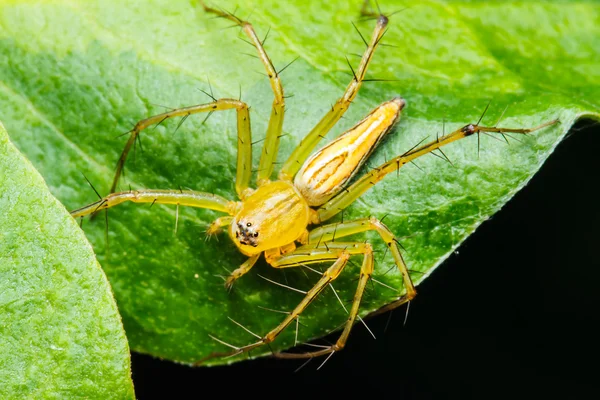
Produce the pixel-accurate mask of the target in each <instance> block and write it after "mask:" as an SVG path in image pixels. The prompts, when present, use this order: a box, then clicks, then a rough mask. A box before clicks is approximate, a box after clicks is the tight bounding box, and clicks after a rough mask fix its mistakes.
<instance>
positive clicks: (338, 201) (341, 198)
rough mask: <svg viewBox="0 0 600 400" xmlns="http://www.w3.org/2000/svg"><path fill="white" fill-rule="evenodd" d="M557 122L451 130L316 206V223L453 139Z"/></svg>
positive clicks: (470, 126)
mask: <svg viewBox="0 0 600 400" xmlns="http://www.w3.org/2000/svg"><path fill="white" fill-rule="evenodd" d="M557 122H558V120H552V121H549V122H546V123H544V124H541V125H539V126H536V127H535V128H516V129H515V128H497V127H486V126H480V125H478V124H469V125H466V126H464V127H462V128H461V129H458V130H457V131H454V132H452V133H450V134H448V135H445V136H442V137H440V138H438V139H437V140H434V141H432V142H430V143H427V144H425V145H423V146H420V147H417V148H414V149H411V150H409V151H407V152H406V153H404V154H402V155H400V156H398V157H396V158H393V159H392V160H390V161H388V162H386V163H384V164H382V165H380V166H378V167H377V168H374V169H373V170H371V171H370V172H369V173H367V174H365V175H364V176H362V177H361V178H360V179H358V180H357V181H356V182H354V183H353V184H352V185H351V186H350V187H349V188H347V189H346V190H344V191H343V192H341V193H340V194H339V195H337V196H336V197H334V198H332V199H331V200H329V201H328V202H326V203H325V204H323V205H322V206H321V207H319V208H318V209H317V210H316V211H317V215H318V221H319V222H323V221H326V220H328V219H329V218H331V217H333V216H334V215H336V214H337V213H339V212H340V211H342V210H343V209H344V208H346V207H348V206H349V205H350V204H352V203H353V202H354V200H356V199H357V198H359V197H360V196H362V195H363V194H364V193H365V192H366V191H367V190H369V189H370V188H371V187H373V186H374V185H375V184H376V183H377V182H379V181H381V180H382V179H383V178H384V177H385V176H386V175H387V174H389V173H390V172H393V171H396V170H398V169H399V168H401V167H402V166H403V165H405V164H407V163H409V162H411V161H412V160H414V159H415V158H418V157H420V156H422V155H425V154H427V153H431V152H432V151H434V150H437V149H439V148H440V147H442V146H445V145H447V144H449V143H452V142H455V141H457V140H460V139H463V138H466V137H468V136H471V135H473V134H479V133H481V132H484V133H488V132H491V133H519V134H528V133H531V132H534V131H537V130H538V129H542V128H545V127H547V126H550V125H553V124H556V123H557Z"/></svg>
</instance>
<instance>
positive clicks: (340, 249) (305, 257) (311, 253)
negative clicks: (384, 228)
mask: <svg viewBox="0 0 600 400" xmlns="http://www.w3.org/2000/svg"><path fill="white" fill-rule="evenodd" d="M357 254H362V255H363V256H364V258H363V265H362V267H361V275H360V278H359V283H358V288H357V291H356V294H355V296H354V300H353V304H352V308H351V309H350V312H349V316H348V320H347V322H346V328H345V329H344V332H342V335H341V336H340V340H338V342H337V343H336V344H335V345H333V346H331V347H330V348H328V349H329V351H328V353H331V352H334V351H337V350H340V349H341V348H342V347H343V346H344V344H345V342H346V340H347V338H348V335H349V334H350V329H351V327H352V325H353V323H354V321H355V320H356V317H357V315H358V309H359V305H360V301H361V299H362V295H363V293H364V288H365V285H366V282H367V281H368V279H369V277H370V276H371V275H372V273H373V250H372V248H371V245H369V244H368V243H340V242H336V243H328V244H326V243H322V244H320V245H315V244H308V245H305V246H302V247H299V248H298V249H296V250H295V251H293V252H291V253H288V254H285V255H282V256H281V257H280V258H278V259H277V260H275V261H273V262H272V263H271V265H272V266H273V267H275V268H291V267H298V266H301V265H306V264H312V263H321V262H325V261H334V263H333V264H332V265H331V266H330V267H329V268H328V269H327V270H326V271H325V272H324V273H323V274H322V276H321V278H320V279H319V281H318V282H317V283H316V284H315V285H314V286H313V287H312V288H311V289H310V290H309V291H307V292H306V294H305V297H304V298H303V299H302V301H301V302H300V303H299V304H298V305H297V306H296V307H295V308H294V309H293V310H292V311H291V312H289V313H288V314H287V316H286V318H285V319H284V320H283V321H282V322H281V323H280V324H279V325H277V327H275V328H274V329H272V330H271V331H269V332H268V333H267V334H266V335H264V336H262V337H260V339H259V340H258V341H257V342H255V343H252V344H249V345H247V346H240V347H238V346H234V345H231V344H228V343H225V342H221V341H220V342H221V343H223V344H225V345H227V346H229V347H231V348H233V351H231V352H229V353H215V354H212V355H210V356H209V357H208V358H212V357H223V356H230V355H237V354H241V353H244V352H248V351H250V350H253V349H255V348H257V347H260V346H263V345H265V344H268V343H271V342H273V341H274V340H275V339H276V338H277V336H279V334H281V332H283V330H284V329H285V328H287V327H288V326H289V325H290V324H291V323H292V322H293V321H295V320H296V319H297V318H298V317H299V316H300V314H301V313H302V312H303V311H304V310H305V309H306V307H308V305H309V304H310V303H311V302H312V301H313V300H314V299H315V298H316V297H317V296H318V295H319V294H320V293H321V292H322V291H323V289H325V288H326V287H327V285H329V284H330V283H331V282H333V281H334V280H335V279H336V278H337V277H338V276H339V274H340V273H341V272H342V270H343V269H344V267H345V266H346V264H347V263H348V259H349V258H350V256H352V255H357ZM215 339H216V338H215ZM217 340H218V339H217ZM323 354H326V353H323ZM319 355H320V354H319ZM277 356H280V355H277ZM281 356H282V357H286V356H287V355H285V354H282V355H281ZM294 356H295V357H294V358H301V357H312V356H313V355H310V354H306V355H304V354H298V355H294ZM202 361H204V360H201V361H200V362H199V363H201V362H202Z"/></svg>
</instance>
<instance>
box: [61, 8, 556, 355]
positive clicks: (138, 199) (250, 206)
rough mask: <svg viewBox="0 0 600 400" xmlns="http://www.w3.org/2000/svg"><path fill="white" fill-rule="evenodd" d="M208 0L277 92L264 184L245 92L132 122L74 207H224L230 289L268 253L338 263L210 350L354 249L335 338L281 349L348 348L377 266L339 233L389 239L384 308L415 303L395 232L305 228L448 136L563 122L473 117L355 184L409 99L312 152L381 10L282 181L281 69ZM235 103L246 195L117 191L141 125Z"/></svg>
mask: <svg viewBox="0 0 600 400" xmlns="http://www.w3.org/2000/svg"><path fill="white" fill-rule="evenodd" d="M201 4H202V6H203V7H204V9H205V10H206V11H207V12H209V13H214V14H216V15H217V16H220V17H222V18H225V19H228V20H231V21H233V22H234V23H236V24H238V25H239V26H240V27H241V28H242V30H243V31H244V33H245V34H246V35H247V36H248V38H249V39H250V41H251V42H252V44H253V45H254V46H255V47H256V50H257V52H258V56H259V58H260V60H261V62H262V64H264V67H265V69H266V72H267V76H268V77H269V81H270V84H271V88H272V89H273V93H274V95H275V99H274V101H273V106H272V110H271V116H270V119H269V125H268V128H267V134H266V140H265V142H264V145H263V148H262V153H261V157H260V163H259V167H258V172H257V177H256V186H257V188H256V189H253V188H251V187H250V178H251V171H252V168H251V163H252V149H251V143H252V140H251V134H250V114H249V108H248V105H247V104H246V103H244V102H243V101H240V100H235V99H218V100H214V101H213V102H211V103H208V104H201V105H195V106H190V107H185V108H181V109H176V110H172V111H169V112H166V113H163V114H160V115H156V116H153V117H150V118H147V119H144V120H142V121H139V122H138V123H137V124H136V125H135V127H134V128H133V129H132V131H131V136H130V137H129V140H128V142H127V144H126V145H125V148H124V150H123V152H122V154H121V157H120V158H119V161H118V164H117V170H116V174H115V177H114V180H113V184H112V187H111V194H109V195H108V196H106V197H104V198H103V199H101V200H99V201H97V202H95V203H92V204H90V205H87V206H85V207H83V208H80V209H78V210H75V211H73V212H72V215H73V217H82V216H85V215H88V214H93V213H95V212H97V211H100V210H103V209H106V208H109V207H113V206H116V205H118V204H120V203H123V202H126V201H132V202H135V203H158V204H176V205H178V206H179V205H182V206H191V207H199V208H207V209H211V210H216V211H221V212H224V213H226V214H228V215H227V216H223V217H220V218H218V219H217V220H216V221H214V222H213V223H212V224H211V225H210V227H209V229H208V233H209V234H213V233H216V232H217V231H219V230H220V228H221V227H224V226H228V227H229V228H228V232H229V236H230V237H231V240H232V241H233V242H234V243H235V245H236V246H237V247H238V248H239V250H240V251H241V252H242V253H243V254H244V255H246V256H248V259H247V260H246V262H244V263H243V264H242V265H241V266H240V267H239V268H237V269H236V270H235V271H233V273H231V275H230V276H229V277H228V278H227V280H226V283H225V285H226V286H227V288H231V286H232V285H233V283H234V282H235V281H236V280H237V279H238V278H240V277H241V276H242V275H244V274H245V273H247V272H248V271H249V270H250V269H251V268H252V267H253V266H254V264H255V263H256V261H257V260H258V259H259V257H260V255H261V254H263V253H264V256H265V259H266V261H267V262H268V263H269V264H270V265H271V266H273V267H275V268H290V267H297V266H301V265H306V264H311V263H323V262H333V263H332V264H331V266H330V267H329V268H328V269H327V270H326V271H325V272H324V273H323V274H322V276H321V278H320V279H319V281H318V282H317V283H316V284H315V285H314V287H313V288H312V289H310V290H309V291H308V292H306V295H305V297H304V299H303V300H302V301H301V302H300V303H299V304H298V305H297V306H296V307H295V308H294V310H292V311H291V312H289V313H288V314H287V316H286V317H285V319H284V320H283V321H282V322H281V323H280V324H279V325H278V326H277V327H275V328H274V329H272V330H271V331H270V332H268V333H267V334H266V335H264V336H262V337H260V339H259V340H258V341H256V342H255V343H252V344H249V345H246V346H242V347H238V346H233V345H230V344H228V343H225V342H222V341H220V340H218V339H216V338H215V339H216V340H218V341H219V342H221V343H222V344H224V345H227V346H229V347H232V348H233V350H232V351H231V352H229V353H219V354H213V355H212V356H216V355H218V356H224V355H235V354H241V353H243V352H247V351H250V350H252V349H254V348H257V347H259V346H262V345H264V344H267V343H270V342H272V341H273V340H275V338H276V337H277V336H278V335H279V334H280V333H281V332H282V331H283V330H284V329H285V328H286V327H287V326H289V325H290V324H291V323H292V322H294V321H295V320H296V319H297V318H298V317H299V315H300V314H301V313H302V312H303V311H304V309H305V308H306V307H307V306H308V305H309V304H310V303H311V302H312V301H313V300H314V299H315V298H316V297H317V296H318V295H319V293H321V291H323V289H324V288H326V287H327V285H328V284H330V283H331V282H332V281H333V280H335V279H336V278H337V277H338V276H339V274H340V273H341V272H342V270H343V269H344V267H345V266H346V264H347V263H348V260H349V258H350V257H351V256H353V255H362V257H363V262H362V266H361V269H360V277H359V279H358V284H357V289H356V293H355V295H354V298H353V302H352V306H351V308H350V309H349V312H348V319H347V321H346V323H345V327H344V330H343V331H342V333H341V335H340V337H339V339H338V340H337V342H336V343H334V344H332V345H330V346H327V347H324V348H322V349H319V350H318V351H311V352H307V353H277V354H276V356H278V357H283V358H307V357H316V356H321V355H326V354H329V355H331V354H333V353H334V352H336V351H339V350H341V349H342V348H343V347H344V345H345V343H346V341H347V339H348V336H349V334H350V331H351V329H352V326H353V324H354V322H355V320H356V319H357V315H358V311H359V307H360V303H361V299H362V297H363V293H364V290H365V286H366V284H367V282H368V280H369V278H370V277H371V275H372V273H373V250H372V248H371V245H370V244H369V243H362V242H354V241H348V242H343V241H340V239H342V238H344V237H346V236H350V235H354V234H357V233H360V232H365V231H371V230H373V231H376V232H377V233H378V234H379V235H380V236H381V238H382V239H383V241H384V242H385V243H386V245H387V246H388V248H389V250H390V252H391V254H392V257H393V258H394V261H395V264H396V265H397V267H398V269H399V270H400V273H401V274H402V278H403V283H404V295H403V296H401V297H400V298H398V299H397V300H396V301H394V302H392V303H390V304H388V305H387V306H385V307H383V308H382V309H380V310H379V312H383V311H387V310H391V309H394V308H396V307H398V306H400V305H402V304H404V303H407V302H409V301H410V300H411V299H413V298H414V297H415V295H416V290H415V287H414V285H413V283H412V281H411V278H410V276H409V273H408V268H407V266H406V264H405V263H404V260H403V258H402V255H401V253H400V249H399V246H398V243H397V241H396V240H395V238H394V234H393V233H392V232H391V231H390V230H389V229H388V228H387V227H386V226H385V225H384V224H383V223H382V222H381V221H379V220H378V219H376V218H365V219H359V220H355V221H344V222H340V223H334V224H326V225H321V226H319V227H316V228H314V229H312V230H309V229H308V227H309V226H311V225H319V224H322V223H323V222H325V221H327V220H329V219H330V218H332V217H333V216H335V215H336V214H338V213H339V212H341V211H342V210H343V209H344V208H346V207H348V206H349V205H350V204H352V203H353V202H354V201H355V200H356V199H357V198H359V197H360V196H361V195H362V194H363V193H365V192H366V191H367V190H369V189H370V188H371V187H372V186H374V185H375V184H376V183H377V182H379V181H381V180H382V179H383V178H384V177H385V176H386V175H387V174H389V173H390V172H393V171H396V170H398V169H399V168H400V167H402V166H403V165H405V164H406V163H408V162H410V161H412V160H414V159H415V158H417V157H420V156H422V155H424V154H427V153H429V152H431V151H433V150H436V149H438V148H440V147H442V146H444V145H446V144H448V143H451V142H454V141H456V140H459V139H462V138H465V137H468V136H471V135H473V134H476V133H480V132H499V133H503V132H511V133H520V134H527V133H530V132H533V131H535V130H537V129H541V128H543V127H546V126H549V125H552V124H554V123H556V122H557V121H556V120H554V121H549V122H547V123H544V124H542V125H540V126H537V127H535V128H530V129H508V128H497V127H485V126H480V125H479V124H478V123H476V124H468V125H466V126H464V127H463V128H461V129H459V130H457V131H455V132H452V133H450V134H448V135H445V136H442V137H439V138H438V139H437V140H435V141H432V142H430V143H427V144H425V145H422V146H419V147H416V148H413V149H411V150H409V151H407V152H406V153H404V154H402V155H399V156H397V157H395V158H393V159H392V160H390V161H388V162H386V163H384V164H382V165H380V166H378V167H377V168H374V169H372V170H371V171H369V172H368V173H367V174H365V175H364V176H362V177H360V178H359V179H357V180H355V181H354V182H353V183H352V184H350V185H349V182H350V180H351V179H352V177H353V176H354V175H355V174H356V172H357V171H358V170H359V169H360V167H361V166H362V165H363V163H364V162H365V160H366V159H367V158H368V157H369V155H370V154H371V153H372V152H373V150H374V149H375V147H376V146H377V145H378V144H379V143H380V142H381V140H382V138H383V137H384V136H385V135H386V134H387V133H388V132H389V131H390V130H391V129H392V127H393V126H394V124H395V123H396V122H397V121H398V120H399V119H400V113H401V112H402V109H403V108H404V107H405V105H406V103H405V101H404V100H403V99H401V98H399V97H397V98H394V99H392V100H389V101H386V102H385V103H383V104H381V105H380V106H378V107H377V108H375V109H374V110H373V111H371V113H370V114H369V115H367V116H366V117H365V118H364V119H363V120H362V121H360V122H358V123H357V124H356V125H355V126H354V127H353V128H351V129H350V130H348V131H347V132H345V133H343V134H342V135H340V136H339V137H338V138H337V139H335V140H334V141H332V142H331V143H329V144H328V145H326V146H325V147H323V148H322V149H320V150H319V151H317V152H316V153H314V154H312V156H311V153H312V151H313V150H314V148H315V146H316V145H317V144H318V142H319V141H320V140H321V138H323V137H324V136H325V135H326V134H327V132H328V131H329V130H330V129H331V128H332V127H333V126H334V125H335V123H336V122H337V121H338V120H339V119H340V118H341V117H342V116H343V115H344V113H345V112H346V110H347V109H348V107H349V106H350V104H351V103H352V100H353V99H354V98H355V96H356V94H357V93H358V90H359V88H360V86H361V84H362V82H363V80H364V77H365V74H366V72H367V68H368V66H369V63H370V61H371V59H372V57H373V54H374V52H375V49H376V48H377V46H378V44H379V42H380V39H381V38H382V36H383V34H384V33H385V29H386V26H387V24H388V18H387V17H385V16H384V15H379V16H378V17H377V24H376V26H375V29H374V31H373V35H372V36H371V39H370V42H369V43H368V46H367V49H366V50H365V52H364V54H363V56H362V59H361V62H360V65H359V67H358V69H357V70H356V71H355V72H354V71H353V74H354V77H353V79H352V81H351V82H350V84H349V85H348V87H347V88H346V91H345V92H344V94H343V95H342V97H341V98H340V99H339V100H338V101H337V102H336V103H335V104H334V105H333V106H332V108H331V110H329V111H328V112H327V113H326V114H325V116H324V117H323V118H322V119H321V120H320V121H319V123H318V124H317V125H316V126H315V127H314V128H313V129H312V130H311V131H310V132H309V133H308V134H307V135H306V136H305V137H304V139H303V140H302V141H301V142H300V144H299V145H298V146H297V147H296V148H295V149H294V151H293V152H292V154H291V155H290V156H289V157H288V159H287V161H285V163H284V164H283V167H282V168H281V170H280V171H279V174H278V177H277V180H271V175H272V173H273V167H274V164H275V160H276V157H277V152H278V147H279V139H280V137H281V132H282V125H283V118H284V114H285V113H284V111H285V98H284V95H283V87H282V84H281V81H280V77H279V74H278V73H277V72H276V70H275V68H274V67H273V64H272V63H271V60H270V58H269V56H268V55H267V53H266V52H265V49H264V48H263V46H262V43H261V41H260V40H259V38H258V37H257V35H256V33H255V31H254V29H253V27H252V25H251V24H250V23H248V22H246V21H242V20H240V19H239V18H237V17H236V16H234V15H232V14H230V13H227V12H224V11H222V10H219V9H215V8H211V7H209V6H207V5H205V4H203V3H202V2H201ZM231 109H235V110H236V113H237V134H238V154H237V172H236V192H237V194H238V197H239V201H230V200H227V199H225V198H222V197H220V196H217V195H213V194H210V193H204V192H196V191H179V190H133V191H128V192H119V193H115V190H116V188H117V183H118V181H119V177H120V175H121V172H122V170H123V167H124V165H125V160H126V159H127V155H128V154H129V151H130V150H131V147H132V146H133V145H134V143H135V141H136V137H137V136H138V135H139V133H140V132H141V131H142V130H144V129H146V128H147V127H149V126H151V125H153V124H156V123H160V122H162V121H164V120H166V119H168V118H172V117H177V116H180V117H187V116H189V115H192V114H196V113H203V112H213V111H222V110H231ZM298 245H299V246H298Z"/></svg>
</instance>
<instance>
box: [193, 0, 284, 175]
mask: <svg viewBox="0 0 600 400" xmlns="http://www.w3.org/2000/svg"><path fill="white" fill-rule="evenodd" d="M200 4H201V5H202V7H203V8H204V10H205V11H206V12H210V13H213V14H216V15H218V16H219V17H222V18H226V19H228V20H230V21H233V22H234V23H236V24H237V25H239V26H240V27H241V28H242V30H243V31H244V33H245V34H246V36H247V37H248V39H250V42H251V44H252V45H253V46H254V47H255V48H256V51H257V52H258V58H259V59H260V61H261V62H262V63H263V65H264V66H265V70H266V72H267V76H268V77H269V81H270V83H271V88H272V89H273V94H274V95H275V99H274V100H273V106H272V108H271V117H270V118H269V126H268V128H267V134H266V138H265V143H264V145H263V149H262V153H261V155H260V162H259V166H258V173H257V177H256V181H257V184H258V186H261V185H263V184H264V183H266V182H268V181H269V178H270V177H271V174H272V173H273V167H274V165H275V161H276V158H277V151H278V149H279V139H280V138H281V130H282V127H283V117H284V113H285V98H284V96H283V86H282V85H281V80H280V79H279V72H278V71H277V70H276V69H275V67H274V66H273V63H272V62H271V59H270V58H269V56H268V55H267V52H266V51H265V49H264V47H263V42H261V40H260V39H259V38H258V36H257V35H256V32H255V31H254V28H253V27H252V24H250V23H249V22H248V21H243V20H241V19H239V18H238V17H236V16H235V15H233V14H231V13H228V12H225V11H223V10H219V9H216V8H212V7H209V6H207V5H206V4H205V3H204V2H203V1H200Z"/></svg>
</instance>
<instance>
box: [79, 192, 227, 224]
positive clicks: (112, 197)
mask: <svg viewBox="0 0 600 400" xmlns="http://www.w3.org/2000/svg"><path fill="white" fill-rule="evenodd" d="M126 201H131V202H134V203H152V204H154V203H157V204H175V205H181V206H191V207H197V208H207V209H210V210H215V211H222V212H225V213H227V214H230V215H233V213H234V212H235V208H236V204H237V203H236V202H234V201H229V200H227V199H225V198H223V197H221V196H217V195H215V194H212V193H204V192H196V191H193V190H147V189H144V190H131V191H129V192H120V193H111V194H109V195H108V196H106V197H104V198H102V199H100V200H98V201H96V202H94V203H92V204H88V205H87V206H85V207H82V208H79V209H77V210H74V211H71V215H72V216H73V218H77V217H84V216H86V215H88V214H94V213H96V212H97V211H100V210H104V209H107V208H110V207H114V206H116V205H119V204H121V203H124V202H126Z"/></svg>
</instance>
